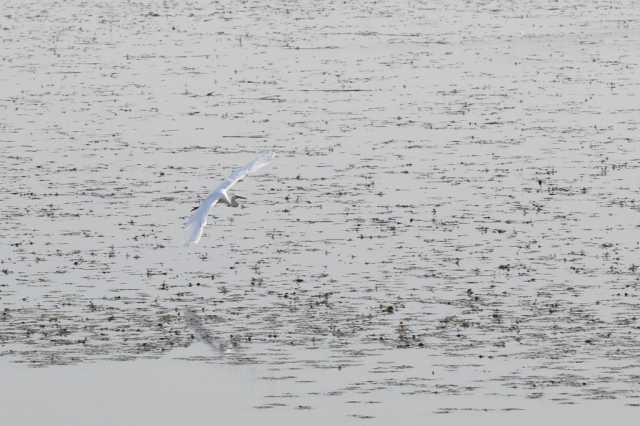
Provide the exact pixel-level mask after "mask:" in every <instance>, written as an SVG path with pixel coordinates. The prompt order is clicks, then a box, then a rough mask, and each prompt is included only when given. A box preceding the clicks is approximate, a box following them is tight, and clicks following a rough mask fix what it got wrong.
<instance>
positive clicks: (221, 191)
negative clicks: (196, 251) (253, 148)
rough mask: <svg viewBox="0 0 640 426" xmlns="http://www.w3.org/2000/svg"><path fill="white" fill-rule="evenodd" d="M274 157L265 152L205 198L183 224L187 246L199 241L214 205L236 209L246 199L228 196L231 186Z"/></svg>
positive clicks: (234, 173) (272, 154)
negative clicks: (220, 204)
mask: <svg viewBox="0 0 640 426" xmlns="http://www.w3.org/2000/svg"><path fill="white" fill-rule="evenodd" d="M275 156H276V155H275V154H274V153H273V152H265V153H262V154H260V155H259V156H258V158H256V159H255V160H253V161H252V162H250V163H249V164H247V165H246V166H244V167H242V168H240V169H238V170H236V171H235V172H233V173H232V174H231V176H229V177H228V178H226V179H225V180H224V182H222V183H221V184H220V185H219V186H218V187H217V188H216V189H214V190H213V191H212V192H211V193H210V194H209V196H207V198H205V199H204V200H203V201H202V202H201V203H200V206H199V207H198V208H196V209H195V210H194V212H193V213H191V216H189V218H188V219H187V221H186V222H185V231H186V234H187V244H191V243H195V244H197V243H198V241H200V237H201V236H202V231H203V229H204V227H205V225H206V224H207V215H208V214H209V211H210V210H211V208H212V207H213V206H215V205H216V203H218V202H220V203H222V204H226V205H227V206H229V207H238V206H239V204H238V200H239V199H240V200H241V199H246V198H245V197H241V196H239V195H229V193H228V191H229V189H231V187H232V186H233V185H235V184H236V182H238V181H239V180H241V179H242V178H244V177H245V176H246V175H248V174H249V173H253V172H255V171H257V170H260V169H261V168H263V167H264V166H266V165H267V164H269V163H270V162H271V160H273V157H275Z"/></svg>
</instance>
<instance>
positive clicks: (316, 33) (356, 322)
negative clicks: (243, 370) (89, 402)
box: [0, 1, 640, 421]
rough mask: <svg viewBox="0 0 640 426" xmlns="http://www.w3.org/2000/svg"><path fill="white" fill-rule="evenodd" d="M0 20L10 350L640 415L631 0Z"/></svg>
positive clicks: (291, 401) (639, 240)
mask: <svg viewBox="0 0 640 426" xmlns="http://www.w3.org/2000/svg"><path fill="white" fill-rule="evenodd" d="M5 3H6V2H5ZM1 15H2V16H0V30H1V31H0V37H1V38H2V43H1V46H2V47H0V52H1V54H0V56H1V57H2V62H1V65H0V66H1V67H2V73H1V75H0V87H2V90H1V95H0V117H1V118H0V143H1V146H2V147H3V155H2V156H0V192H1V193H2V194H3V202H2V203H1V205H0V236H1V237H2V238H1V243H0V267H1V268H0V269H1V272H0V356H2V357H5V358H7V359H10V360H11V361H12V362H14V363H19V364H25V365H28V366H33V367H48V366H52V365H60V364H65V365H67V364H83V363H98V362H103V361H105V360H122V361H127V362H136V361H137V360H140V359H142V358H158V357H167V356H169V357H174V358H176V360H178V361H179V362H198V363H204V364H211V363H213V364H217V365H230V364H231V365H235V364H239V365H259V366H261V368H264V371H266V373H265V374H264V375H263V376H261V377H259V378H258V380H259V381H278V382H281V383H282V386H281V387H280V389H286V391H284V392H282V393H279V394H265V395H264V398H263V403H262V404H258V405H256V406H255V409H257V410H273V409H276V410H292V411H306V410H309V411H314V409H317V405H318V404H320V405H321V401H323V400H325V399H331V398H340V400H341V401H344V404H343V409H344V411H345V415H348V416H351V417H352V418H353V419H361V420H363V421H366V419H369V418H376V415H377V414H376V410H381V409H384V408H380V407H387V409H388V408H390V407H393V406H394V403H393V402H390V401H389V399H388V398H386V397H384V395H385V392H389V391H392V392H394V394H396V395H397V394H399V395H401V398H408V399H411V398H414V399H412V400H415V401H420V397H421V396H424V397H429V398H432V399H433V400H435V401H438V398H442V404H441V405H438V403H437V402H436V405H438V406H439V408H437V409H436V412H438V413H442V414H443V415H445V414H447V413H452V412H458V411H461V410H462V411H464V410H485V411H486V410H504V411H510V410H520V409H521V408H522V407H523V405H526V404H524V403H523V401H527V400H534V399H543V400H547V401H553V403H556V404H559V405H580V404H585V403H588V402H589V401H592V400H601V399H615V400H619V401H622V402H623V403H624V404H626V405H628V406H637V405H638V404H640V388H639V387H638V383H639V378H640V364H638V359H639V357H640V320H639V319H638V317H639V316H640V309H639V308H640V298H639V295H640V293H639V292H640V260H639V258H638V252H639V249H640V187H639V186H638V182H639V180H638V176H639V172H640V157H639V156H638V153H639V152H640V151H639V149H638V146H639V145H638V144H639V143H640V141H639V140H638V135H639V132H638V125H639V124H640V109H639V108H638V103H637V99H638V96H639V95H640V77H638V76H639V75H640V69H639V62H638V56H637V46H638V41H639V40H640V26H639V22H640V21H639V20H640V12H639V10H638V9H637V7H633V3H632V2H616V3H615V4H612V3H610V2H568V3H567V2H563V3H562V4H559V3H556V2H545V1H539V2H534V3H531V2H500V1H499V2H493V3H485V2H471V3H469V2H452V3H451V2H449V3H447V5H445V6H442V5H438V6H437V7H436V6H433V5H431V4H430V3H428V2H409V3H408V4H403V5H402V6H398V4H397V2H378V3H375V4H369V3H367V2H350V3H349V4H345V3H343V2H301V3H290V2H275V3H273V2H263V1H248V2H235V1H234V2H215V3H210V2H190V3H189V4H188V5H185V4H179V3H178V2H175V3H174V2H159V1H158V2H143V3H132V2H121V3H118V2H116V3H93V2H90V3H89V4H88V3H85V2H56V1H51V2H26V3H25V2H23V3H21V4H20V5H12V4H7V5H6V7H3V9H2V13H1ZM263 150H273V151H275V152H276V153H277V158H276V160H275V161H274V163H273V164H272V165H271V166H270V167H269V168H268V169H265V170H264V171H261V172H260V173H258V174H256V175H255V176H251V177H249V178H247V179H246V180H245V181H243V182H241V183H239V184H238V186H237V193H239V194H241V195H243V196H246V197H247V198H248V201H247V203H246V204H245V205H244V206H243V207H241V208H237V209H233V208H225V207H216V208H215V209H214V212H213V216H214V217H215V218H211V219H210V221H209V225H208V226H207V228H206V229H205V233H204V235H203V238H202V240H201V242H200V244H199V245H197V246H193V247H186V246H184V244H183V236H182V231H181V226H182V222H183V220H184V218H185V217H186V216H187V215H188V214H189V212H190V210H191V208H192V207H194V206H196V205H197V204H198V202H199V200H200V199H201V198H203V197H204V196H206V194H207V192H208V191H209V190H210V189H211V188H213V187H214V186H215V185H216V184H217V183H218V182H219V181H221V180H222V179H224V177H226V176H227V175H228V174H229V173H230V172H231V170H232V168H233V167H236V166H239V165H242V164H245V163H246V162H247V161H250V160H251V159H252V158H253V157H254V155H255V153H256V152H259V151H263ZM195 341H201V342H204V343H206V345H205V347H206V348H207V349H206V350H203V351H202V352H201V353H200V354H198V355H189V356H177V355H174V352H173V351H174V350H175V349H179V348H186V347H189V346H190V345H192V344H193V343H194V342H195ZM301 396H304V398H301ZM457 396H475V397H478V398H480V399H479V400H480V401H482V398H490V399H492V401H494V402H495V401H497V403H495V404H494V405H492V406H491V407H487V406H482V403H480V405H479V406H475V407H468V406H456V405H455V403H453V404H454V405H451V399H448V398H449V397H457ZM454 401H455V400H454ZM416 404H419V402H416ZM375 407H378V408H375Z"/></svg>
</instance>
